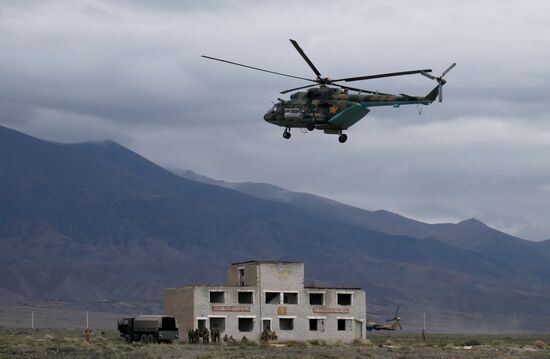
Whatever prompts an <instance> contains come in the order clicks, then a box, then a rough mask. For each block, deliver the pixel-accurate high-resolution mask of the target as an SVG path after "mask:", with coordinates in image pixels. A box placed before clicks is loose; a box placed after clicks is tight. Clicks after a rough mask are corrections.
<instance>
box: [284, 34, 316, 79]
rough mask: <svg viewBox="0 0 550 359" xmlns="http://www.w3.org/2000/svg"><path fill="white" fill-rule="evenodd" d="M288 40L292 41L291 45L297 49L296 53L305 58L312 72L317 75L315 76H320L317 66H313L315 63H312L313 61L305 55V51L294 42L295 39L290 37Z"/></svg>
mask: <svg viewBox="0 0 550 359" xmlns="http://www.w3.org/2000/svg"><path fill="white" fill-rule="evenodd" d="M290 42H291V43H292V45H294V47H295V48H296V51H298V53H299V54H300V55H301V56H302V57H303V58H304V60H306V62H307V64H308V65H309V67H311V69H312V70H313V72H315V75H317V78H321V73H320V72H319V70H317V68H316V67H315V65H313V62H311V60H310V59H309V57H307V55H306V53H305V52H304V50H302V48H301V47H300V45H298V43H297V42H296V40H292V39H290Z"/></svg>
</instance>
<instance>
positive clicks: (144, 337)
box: [139, 334, 147, 344]
mask: <svg viewBox="0 0 550 359" xmlns="http://www.w3.org/2000/svg"><path fill="white" fill-rule="evenodd" d="M139 341H140V342H141V344H147V334H141V337H139Z"/></svg>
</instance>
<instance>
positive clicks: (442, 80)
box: [420, 62, 456, 102]
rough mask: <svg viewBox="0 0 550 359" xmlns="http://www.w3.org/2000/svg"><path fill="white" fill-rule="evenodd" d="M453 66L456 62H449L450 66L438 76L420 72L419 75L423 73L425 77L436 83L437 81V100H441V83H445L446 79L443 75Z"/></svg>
mask: <svg viewBox="0 0 550 359" xmlns="http://www.w3.org/2000/svg"><path fill="white" fill-rule="evenodd" d="M455 66H456V62H453V63H452V64H451V66H449V67H448V68H447V69H446V70H445V71H443V72H442V73H441V76H439V77H436V76H434V75H432V74H429V73H427V72H425V71H422V72H420V74H421V75H424V76H426V77H427V78H429V79H431V80H435V81H437V83H438V86H437V94H438V97H439V102H443V85H445V84H446V83H447V81H446V80H445V79H444V78H443V77H444V76H445V75H447V74H448V73H449V71H451V70H452V69H453V67H455ZM428 96H429V95H428Z"/></svg>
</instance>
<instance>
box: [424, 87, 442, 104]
mask: <svg viewBox="0 0 550 359" xmlns="http://www.w3.org/2000/svg"><path fill="white" fill-rule="evenodd" d="M439 91H440V87H439V84H438V85H437V86H436V87H434V89H433V90H431V91H430V93H429V94H427V95H426V100H429V101H430V102H434V101H435V99H436V98H437V96H439Z"/></svg>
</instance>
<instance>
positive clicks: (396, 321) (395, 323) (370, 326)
mask: <svg viewBox="0 0 550 359" xmlns="http://www.w3.org/2000/svg"><path fill="white" fill-rule="evenodd" d="M398 314H399V306H397V310H396V311H395V315H394V316H393V318H392V319H388V320H386V322H392V323H391V324H376V323H374V322H367V324H366V327H367V330H368V331H369V332H370V331H373V330H397V328H399V330H403V328H402V327H401V318H399V316H398Z"/></svg>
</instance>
